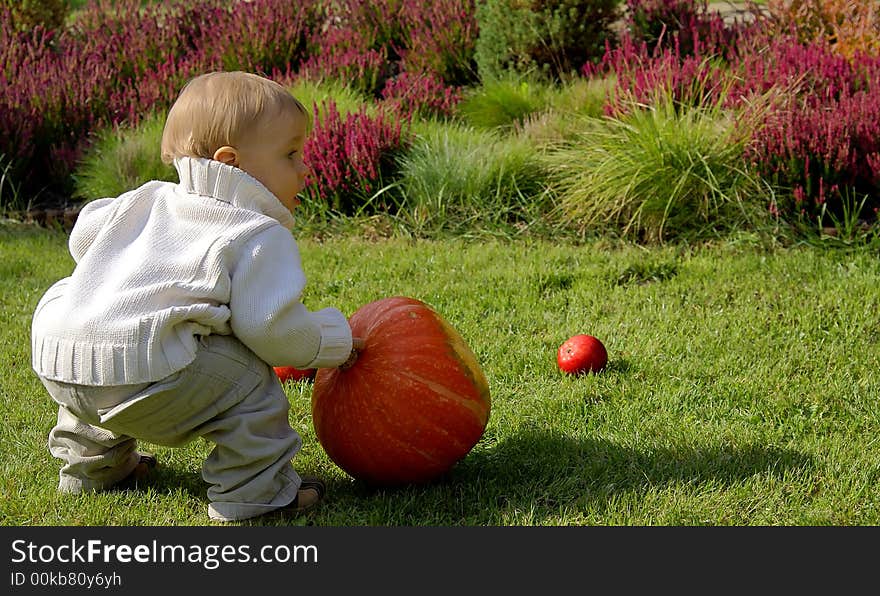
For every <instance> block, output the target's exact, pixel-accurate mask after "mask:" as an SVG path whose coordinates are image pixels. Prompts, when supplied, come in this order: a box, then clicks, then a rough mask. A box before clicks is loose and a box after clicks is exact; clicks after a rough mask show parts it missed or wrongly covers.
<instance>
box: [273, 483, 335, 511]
mask: <svg viewBox="0 0 880 596" xmlns="http://www.w3.org/2000/svg"><path fill="white" fill-rule="evenodd" d="M326 492H327V487H326V486H325V485H324V482H323V481H322V480H319V479H318V478H315V477H312V476H306V477H303V478H302V484H300V485H299V490H298V491H296V497H295V498H294V499H293V501H291V502H290V503H289V504H288V505H285V506H284V507H281V508H280V509H279V511H282V512H285V513H302V512H303V511H307V510H309V509H311V508H312V507H314V506H315V505H317V504H318V503H320V502H321V500H322V499H323V498H324V493H326Z"/></svg>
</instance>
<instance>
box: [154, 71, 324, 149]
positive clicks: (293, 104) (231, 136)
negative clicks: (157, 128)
mask: <svg viewBox="0 0 880 596" xmlns="http://www.w3.org/2000/svg"><path fill="white" fill-rule="evenodd" d="M285 109H296V110H299V111H300V112H301V113H302V115H303V116H304V117H305V118H306V120H307V121H308V120H309V113H308V110H306V108H305V107H304V106H303V105H302V103H300V101H299V100H298V99H296V98H295V97H294V96H293V95H291V94H290V92H289V91H287V89H285V88H284V87H282V86H281V85H279V84H278V83H276V82H275V81H271V80H269V79H266V78H263V77H261V76H258V75H255V74H251V73H247V72H240V71H235V72H211V73H207V74H203V75H200V76H197V77H196V78H194V79H192V80H191V81H189V82H188V83H187V84H186V85H184V87H183V89H182V90H181V92H180V95H179V96H178V98H177V100H176V101H175V102H174V105H172V106H171V110H169V112H168V117H167V119H166V120H165V129H164V130H163V132H162V161H163V162H165V163H171V162H172V161H173V160H174V159H175V158H177V157H183V156H189V157H205V158H209V159H210V158H212V157H213V156H214V152H215V151H216V150H217V149H219V148H220V147H223V146H225V145H230V146H233V147H235V146H236V145H237V144H238V142H239V141H240V140H241V139H242V137H243V136H244V135H245V134H246V133H248V132H250V131H252V130H253V128H254V127H255V126H256V125H258V124H259V123H260V122H261V121H262V120H263V119H265V118H271V117H274V116H277V115H278V114H280V113H283V110H285Z"/></svg>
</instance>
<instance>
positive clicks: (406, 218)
mask: <svg viewBox="0 0 880 596" xmlns="http://www.w3.org/2000/svg"><path fill="white" fill-rule="evenodd" d="M413 127H414V128H413V140H412V144H411V146H410V147H409V149H408V150H407V151H406V152H405V153H402V154H401V155H400V158H399V165H398V173H397V180H396V187H395V189H394V192H395V194H396V195H398V196H399V197H400V210H399V212H398V219H399V220H400V221H401V222H402V223H403V224H404V225H405V227H406V228H407V229H408V230H410V232H411V233H414V234H416V235H419V234H429V235H430V234H435V233H439V232H449V233H469V232H473V231H475V230H482V231H491V232H492V233H501V234H505V233H508V232H510V231H516V230H524V229H526V228H528V227H530V226H531V225H532V224H533V223H535V222H536V221H537V220H538V219H540V218H541V217H542V216H543V215H544V214H545V213H546V211H547V209H548V197H547V194H546V192H545V189H546V183H547V173H546V169H545V167H544V164H543V162H541V160H540V159H539V154H538V149H537V148H536V146H535V144H534V143H533V142H531V141H530V140H529V139H528V138H526V137H525V136H522V135H512V134H501V133H500V132H498V131H491V130H481V129H477V128H473V127H470V126H467V125H464V124H459V123H455V122H447V123H438V122H427V121H423V122H419V123H414V125H413Z"/></svg>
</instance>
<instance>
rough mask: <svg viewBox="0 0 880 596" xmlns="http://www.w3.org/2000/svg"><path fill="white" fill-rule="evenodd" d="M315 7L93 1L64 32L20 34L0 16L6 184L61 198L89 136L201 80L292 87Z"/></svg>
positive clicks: (264, 2)
mask: <svg viewBox="0 0 880 596" xmlns="http://www.w3.org/2000/svg"><path fill="white" fill-rule="evenodd" d="M316 1H317V0H315V2H311V1H310V0H305V1H304V2H297V3H291V2H288V1H287V0H261V1H259V2H236V3H234V4H233V5H232V6H230V4H229V3H228V2H221V1H220V0H202V1H200V2H194V3H193V2H166V3H151V4H148V5H145V6H143V7H141V2H139V1H138V0H118V1H112V2H111V1H109V0H93V2H92V3H91V4H89V5H88V6H87V7H86V8H85V9H83V10H82V11H79V12H78V13H77V15H76V19H75V20H74V22H73V25H72V26H70V27H66V28H63V29H57V30H46V29H43V28H42V27H39V26H38V27H35V28H34V29H33V30H32V31H27V32H17V31H15V30H14V28H13V27H12V25H11V17H10V15H9V13H8V11H4V10H0V47H2V50H0V51H2V54H0V154H2V155H5V156H6V157H7V159H9V160H10V161H11V162H12V164H13V171H12V177H13V178H14V179H16V180H18V181H20V184H21V185H22V192H23V193H25V194H28V195H31V196H35V195H39V194H40V193H43V192H48V193H49V194H56V193H57V194H68V193H69V191H70V174H71V171H72V170H73V168H74V167H75V165H76V163H77V160H78V158H79V156H80V154H81V153H82V150H83V149H84V148H85V147H86V146H87V145H88V142H89V135H90V133H92V132H93V131H94V130H96V129H98V128H103V127H107V126H112V125H115V124H119V123H122V122H126V123H128V124H132V125H134V124H137V122H138V121H139V119H140V118H141V117H142V116H143V115H145V114H147V113H149V112H151V111H164V110H165V109H167V108H168V107H169V106H170V104H171V102H172V101H173V100H174V98H175V97H176V95H177V93H178V92H179V91H180V88H181V87H182V85H183V84H184V83H185V82H186V81H187V80H188V79H190V78H191V77H192V76H194V75H196V74H199V73H202V72H205V71H207V70H216V69H227V70H228V69H238V68H240V69H246V70H252V71H257V72H263V73H266V74H267V75H269V76H272V77H273V78H276V79H277V80H281V81H283V80H284V79H285V78H290V77H292V76H293V75H294V73H295V71H296V69H297V68H298V67H299V62H300V61H301V60H302V59H303V54H302V52H303V49H304V48H305V33H306V31H307V30H309V29H311V28H312V26H311V24H310V18H311V15H312V11H311V9H310V7H311V6H312V5H313V4H314V3H316Z"/></svg>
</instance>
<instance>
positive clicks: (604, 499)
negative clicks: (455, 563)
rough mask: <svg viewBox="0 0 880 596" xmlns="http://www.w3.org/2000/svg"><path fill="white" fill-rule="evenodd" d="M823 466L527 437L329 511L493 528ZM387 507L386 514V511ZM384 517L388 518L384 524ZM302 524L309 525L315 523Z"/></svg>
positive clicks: (331, 485) (335, 490) (353, 494)
mask: <svg viewBox="0 0 880 596" xmlns="http://www.w3.org/2000/svg"><path fill="white" fill-rule="evenodd" d="M294 463H295V462H294ZM813 466H814V463H813V459H812V457H810V456H808V455H804V454H802V453H799V452H797V451H793V450H789V449H781V448H778V447H774V446H770V445H743V446H732V445H708V446H695V447H686V446H685V447H675V448H665V447H659V448H656V449H652V450H650V451H645V450H636V449H633V448H630V447H623V446H621V445H618V444H615V443H613V442H611V441H607V440H601V439H598V440H593V439H587V440H583V439H572V438H570V437H566V436H565V435H563V434H561V433H553V432H540V431H526V432H521V433H519V434H517V435H515V436H513V437H509V438H506V439H504V440H502V441H501V442H499V443H497V444H495V445H489V446H482V445H481V446H478V448H476V449H475V450H474V451H472V452H471V453H470V454H469V455H468V456H467V457H466V458H465V459H464V460H463V461H461V462H459V464H458V465H457V466H456V467H455V468H453V470H452V471H451V472H449V473H448V474H447V475H445V476H444V477H442V478H440V479H438V480H437V481H435V482H432V483H430V484H426V485H417V486H403V487H387V488H382V487H372V486H369V485H367V484H365V483H363V482H360V481H350V480H329V482H328V493H329V494H330V495H333V499H332V501H333V503H332V504H330V503H328V506H331V507H332V508H333V509H336V513H337V514H339V513H340V512H342V511H345V510H349V511H350V512H351V514H352V515H353V516H355V518H357V516H358V515H359V514H358V512H368V511H370V510H372V511H373V512H372V513H371V514H370V518H371V519H373V520H374V522H375V523H382V524H383V525H384V524H389V525H433V524H440V525H449V524H450V523H455V522H450V520H461V521H460V522H459V523H465V524H481V525H484V524H488V525H492V524H495V523H499V521H498V520H499V518H500V517H501V514H502V512H503V511H505V510H519V511H528V512H530V515H531V517H532V518H533V519H534V520H535V521H536V522H540V521H541V520H542V519H546V518H550V517H554V518H557V517H558V516H559V514H560V511H561V508H563V507H564V508H568V509H570V510H572V511H577V510H579V509H583V508H584V507H585V506H588V505H591V506H592V508H593V509H594V510H595V509H598V510H599V511H601V510H603V509H604V507H605V505H606V504H607V503H610V502H613V501H614V500H615V499H614V497H615V495H617V494H632V493H636V494H641V493H647V492H648V491H650V490H656V489H658V488H660V489H662V488H663V487H664V486H666V485H672V484H684V485H699V484H704V483H705V484H707V485H710V486H718V485H721V486H722V487H723V486H725V485H727V486H731V487H733V486H735V485H736V484H738V483H740V482H742V481H743V480H745V479H747V478H750V477H752V476H764V477H774V478H782V477H783V476H785V475H786V472H789V471H791V470H794V471H798V470H810V469H811V468H812V467H813ZM157 472H158V473H157V474H156V476H155V478H154V479H153V481H152V483H151V485H152V486H153V488H154V489H155V490H157V491H160V492H161V491H162V490H163V488H164V489H168V488H172V487H173V488H174V489H177V490H184V491H187V492H189V493H190V494H191V495H192V496H193V497H194V498H196V499H199V500H201V501H204V502H205V503H206V504H207V497H206V494H205V493H206V490H207V485H206V484H205V483H204V482H203V481H202V479H201V477H200V476H199V474H197V473H186V472H181V471H179V470H173V469H167V468H166V469H162V468H160V469H159V470H157ZM377 506H378V507H380V508H381V509H382V510H384V513H382V514H378V513H377V512H376V511H375V508H376V507H377ZM324 511H325V512H327V511H326V508H325V509H324ZM327 513H332V512H327ZM377 514H378V515H380V517H382V520H381V522H379V521H376V520H377V518H376V517H375V516H376V515H377ZM319 516H320V514H319ZM361 522H362V520H361ZM361 522H353V523H355V525H360V524H361ZM374 522H366V523H374ZM246 523H248V525H250V524H256V525H262V524H263V523H264V522H263V521H262V520H260V519H256V520H251V521H250V522H246ZM301 523H308V522H307V519H306V518H303V520H301ZM319 524H320V522H319Z"/></svg>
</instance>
